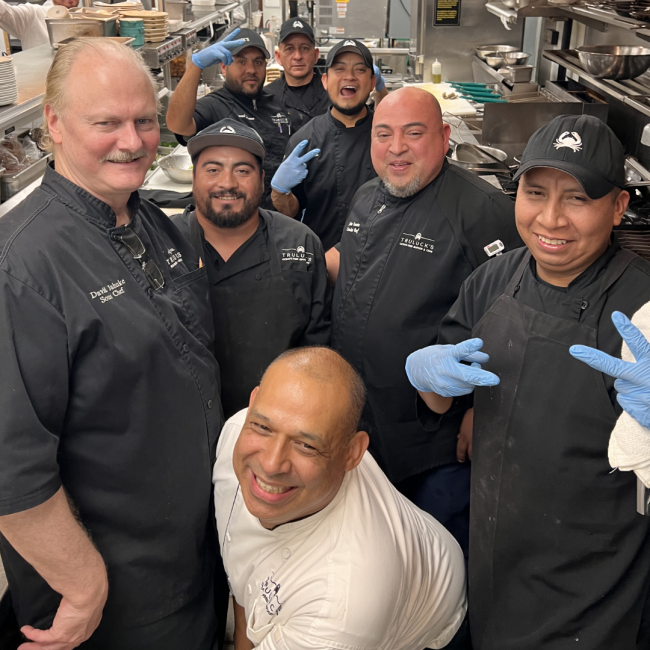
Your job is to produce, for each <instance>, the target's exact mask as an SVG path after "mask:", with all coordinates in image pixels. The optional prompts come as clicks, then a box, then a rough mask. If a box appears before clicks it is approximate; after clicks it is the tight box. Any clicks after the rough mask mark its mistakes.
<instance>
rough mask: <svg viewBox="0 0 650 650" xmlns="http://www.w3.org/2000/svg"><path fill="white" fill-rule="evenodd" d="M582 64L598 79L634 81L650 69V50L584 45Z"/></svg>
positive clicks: (618, 46) (580, 49) (580, 53)
mask: <svg viewBox="0 0 650 650" xmlns="http://www.w3.org/2000/svg"><path fill="white" fill-rule="evenodd" d="M578 56H579V57H580V63H582V65H583V66H584V68H585V70H586V71H587V72H588V73H589V74H590V75H592V76H594V77H596V78H598V79H634V78H635V77H638V76H639V75H641V74H643V73H644V72H645V71H646V70H648V68H650V49H648V48H646V47H636V46H634V47H633V46H629V45H583V46H582V47H579V48H578Z"/></svg>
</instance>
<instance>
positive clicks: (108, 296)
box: [88, 279, 126, 304]
mask: <svg viewBox="0 0 650 650" xmlns="http://www.w3.org/2000/svg"><path fill="white" fill-rule="evenodd" d="M125 284H126V280H124V279H121V280H117V281H116V282H109V283H108V284H105V285H104V286H103V287H100V288H99V289H97V291H89V292H88V294H89V295H90V299H91V300H95V299H96V298H99V302H101V303H102V304H103V303H105V302H108V301H109V300H113V298H119V296H122V295H124V288H125V287H124V285H125Z"/></svg>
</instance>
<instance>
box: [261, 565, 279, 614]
mask: <svg viewBox="0 0 650 650" xmlns="http://www.w3.org/2000/svg"><path fill="white" fill-rule="evenodd" d="M261 589H262V598H264V602H265V603H266V611H267V612H268V613H269V614H270V615H271V616H273V615H274V614H275V615H276V616H277V615H278V614H279V613H280V610H281V609H282V603H281V602H280V599H279V598H278V591H280V585H279V584H278V583H277V582H275V581H274V580H273V574H271V575H270V576H269V577H268V578H267V579H266V580H265V581H264V582H263V583H262V587H261Z"/></svg>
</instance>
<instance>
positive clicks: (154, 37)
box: [122, 11, 169, 43]
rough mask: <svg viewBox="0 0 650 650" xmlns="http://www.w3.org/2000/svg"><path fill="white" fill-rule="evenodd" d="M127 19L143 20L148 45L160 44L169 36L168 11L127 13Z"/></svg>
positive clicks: (125, 13)
mask: <svg viewBox="0 0 650 650" xmlns="http://www.w3.org/2000/svg"><path fill="white" fill-rule="evenodd" d="M122 15H123V16H124V17H125V18H127V17H128V18H141V19H142V21H143V22H144V40H145V42H146V43H160V42H161V41H164V40H165V39H166V38H167V37H168V36H169V27H168V25H167V16H168V14H167V12H166V11H125V12H124V13H123V14H122Z"/></svg>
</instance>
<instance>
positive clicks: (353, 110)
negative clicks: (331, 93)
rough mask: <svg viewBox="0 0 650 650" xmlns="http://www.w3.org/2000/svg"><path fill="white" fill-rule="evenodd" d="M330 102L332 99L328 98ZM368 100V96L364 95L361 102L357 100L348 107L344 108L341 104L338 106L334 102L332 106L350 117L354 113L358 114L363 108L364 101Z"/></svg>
mask: <svg viewBox="0 0 650 650" xmlns="http://www.w3.org/2000/svg"><path fill="white" fill-rule="evenodd" d="M330 101H331V102H332V100H331V99H330ZM367 101H368V98H367V97H366V98H365V99H364V100H363V101H362V102H359V103H358V104H357V105H356V106H351V107H350V108H344V107H343V106H339V105H338V104H335V103H334V102H332V106H333V107H334V108H335V109H336V110H337V111H338V112H339V113H341V114H342V115H347V116H348V117H352V116H354V115H358V114H359V113H361V111H362V110H363V109H364V107H365V105H366V102H367Z"/></svg>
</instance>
